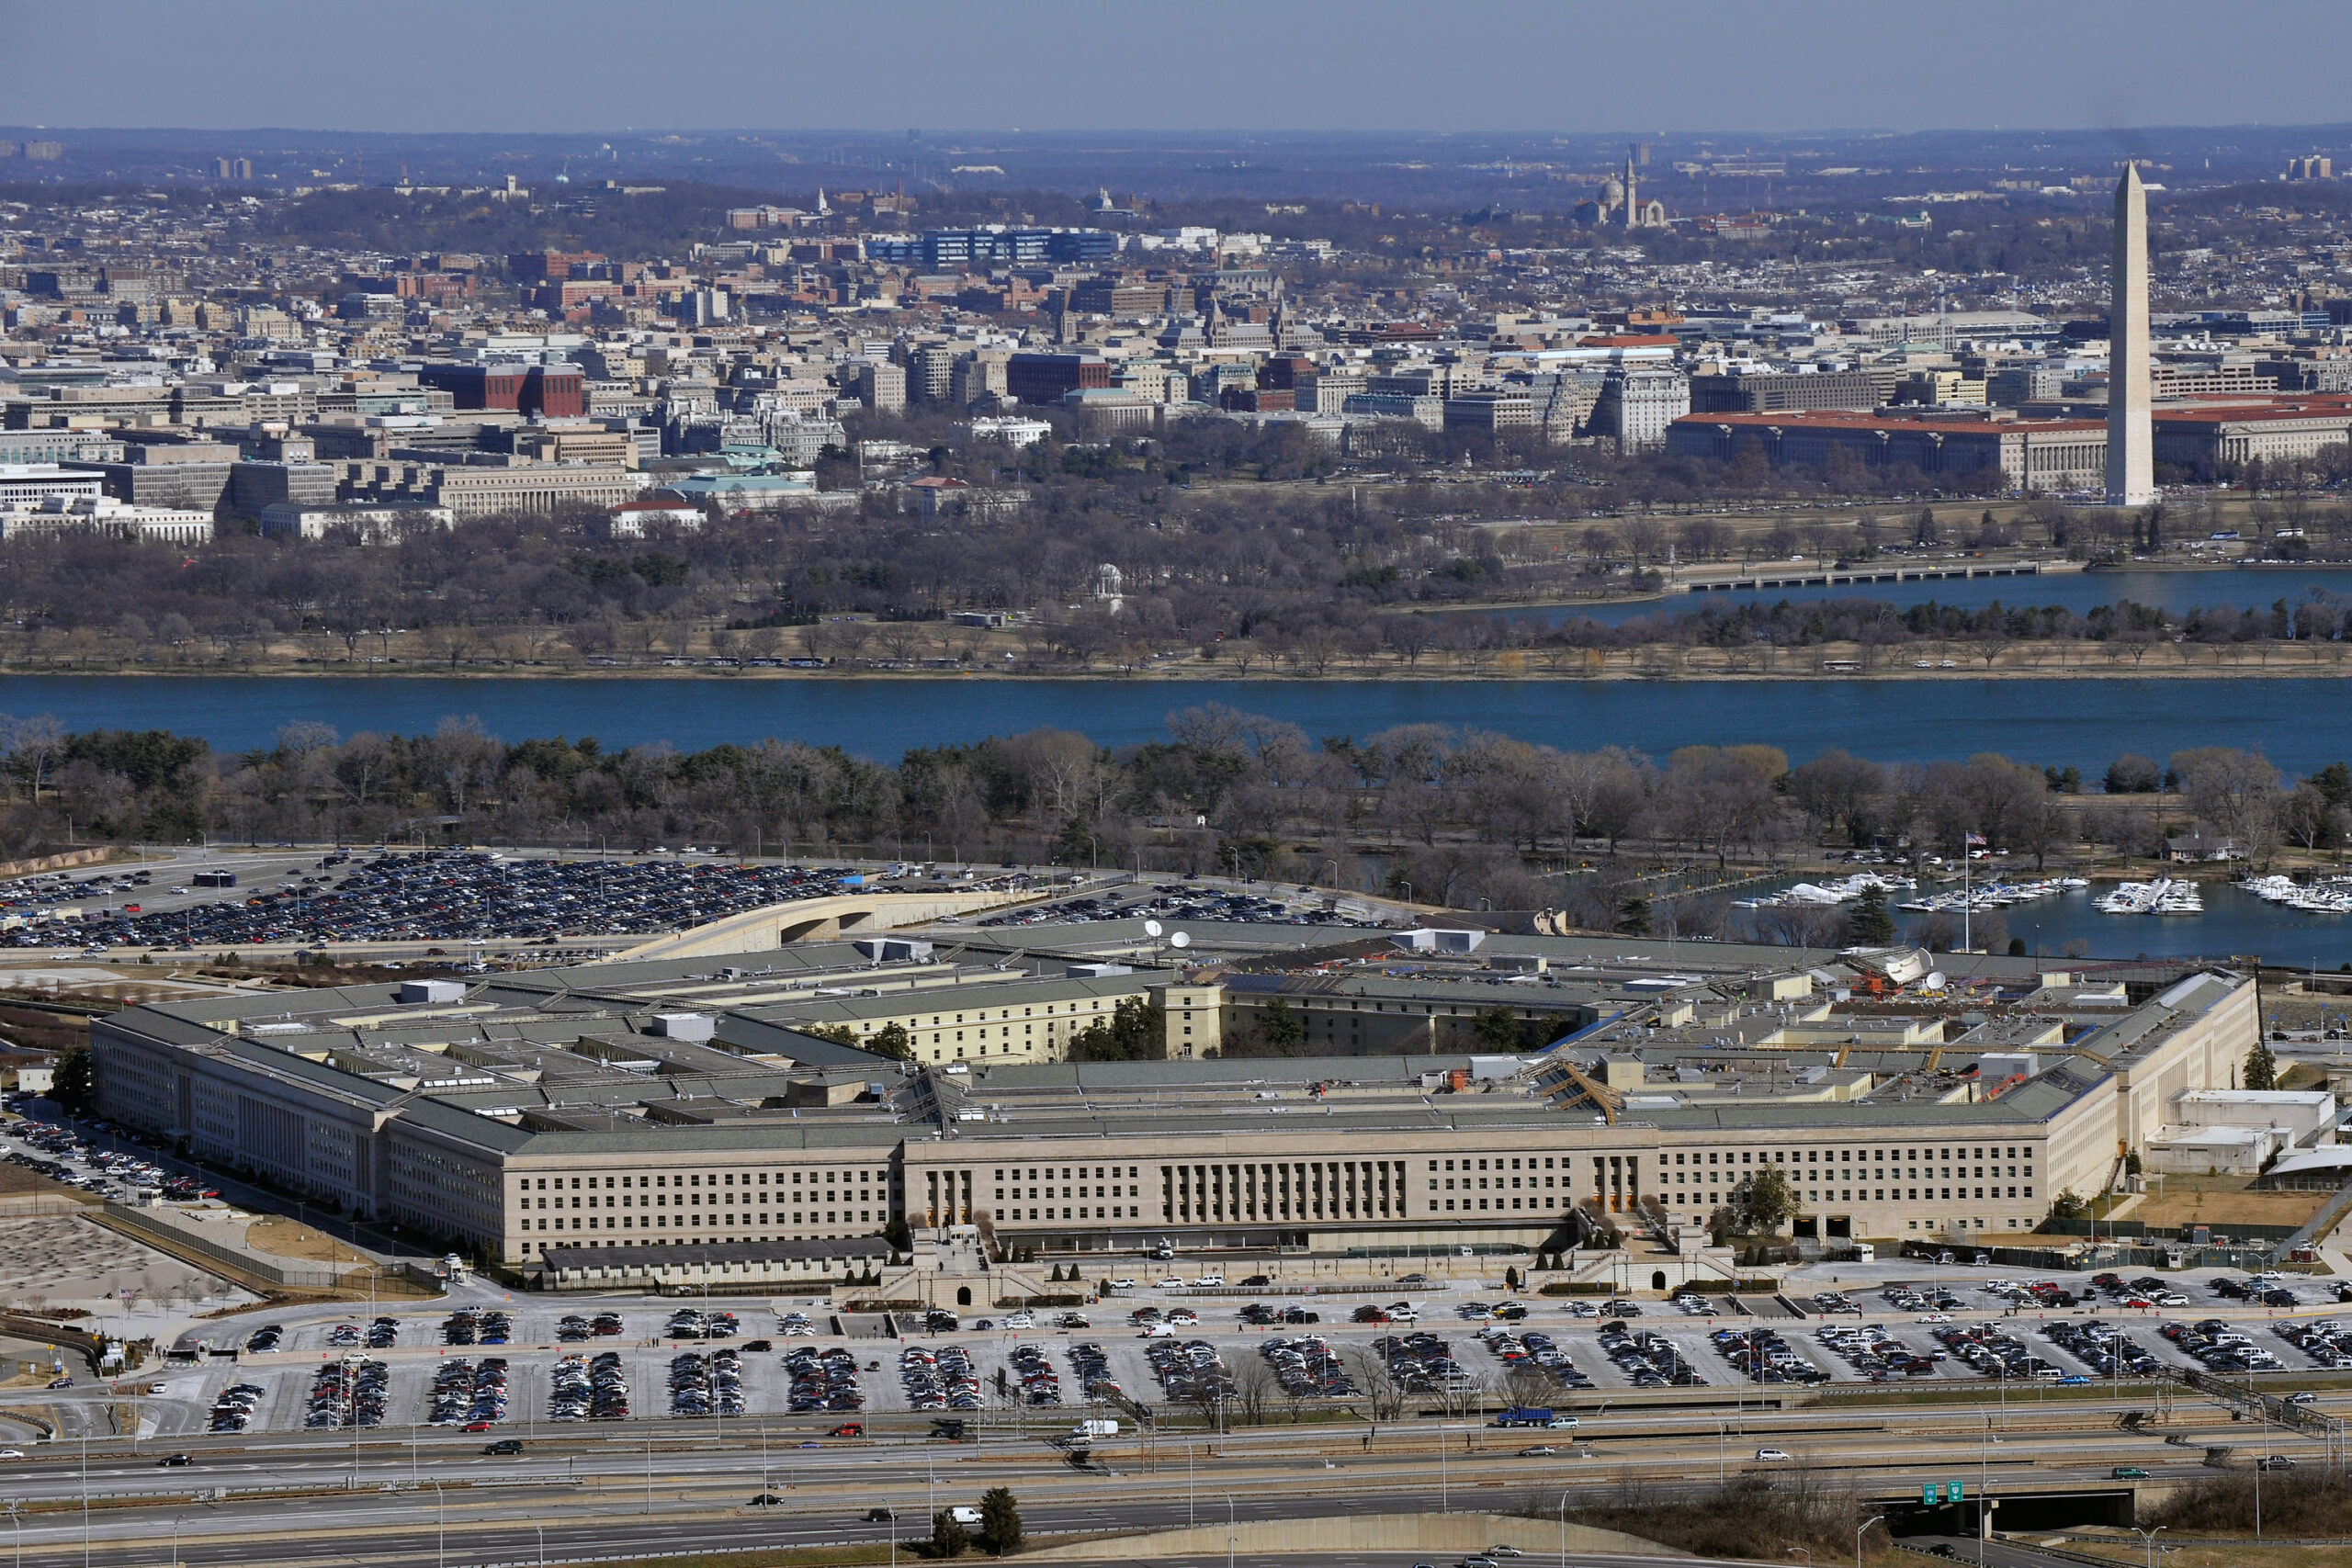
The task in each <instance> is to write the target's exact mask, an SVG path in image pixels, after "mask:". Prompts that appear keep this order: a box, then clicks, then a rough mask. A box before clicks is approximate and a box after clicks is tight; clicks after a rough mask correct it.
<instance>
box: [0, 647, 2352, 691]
mask: <svg viewBox="0 0 2352 1568" xmlns="http://www.w3.org/2000/svg"><path fill="white" fill-rule="evenodd" d="M1987 646H1988V645H1986V644H1984V643H1978V642H1962V641H1961V640H1959V639H1943V640H1939V641H1932V642H1922V643H1918V644H1906V645H1902V646H1899V647H1897V648H1895V649H1887V648H1885V647H1883V646H1881V647H1865V646H1863V645H1861V644H1859V643H1843V642H1828V643H1817V644H1814V645H1811V646H1808V647H1804V648H1770V647H1768V646H1765V645H1760V644H1758V645H1751V646H1748V647H1744V648H1730V649H1718V648H1695V647H1688V646H1684V645H1679V644H1670V643H1645V644H1637V645H1635V646H1633V647H1630V648H1611V649H1573V648H1571V649H1551V648H1545V649H1480V650H1478V651H1477V652H1476V654H1475V655H1464V656H1447V657H1443V658H1441V657H1440V656H1437V655H1430V654H1424V655H1422V657H1421V659H1420V660H1419V661H1417V662H1408V661H1406V660H1401V659H1400V660H1381V661H1377V662H1373V661H1340V660H1331V661H1329V662H1328V663H1325V664H1322V665H1321V666H1319V667H1317V666H1314V665H1308V664H1305V663H1302V662H1300V661H1298V660H1292V661H1290V662H1282V661H1278V660H1273V659H1271V658H1259V659H1252V660H1248V661H1247V662H1246V663H1237V662H1235V661H1232V660H1206V659H1202V658H1199V657H1197V656H1191V657H1176V658H1170V659H1165V660H1154V661H1151V662H1148V663H1140V664H1082V663H1076V662H1066V661H1039V662H1032V663H1021V662H1012V661H1008V662H1006V663H1003V664H1001V665H987V666H980V667H972V666H961V667H957V668H954V669H928V668H924V667H922V666H918V665H904V664H899V663H896V662H894V661H892V660H859V661H856V662H854V663H842V664H834V665H829V666H826V667H825V668H822V669H814V668H808V669H794V668H791V667H789V666H759V665H742V664H727V663H719V662H715V661H712V660H692V661H688V662H684V663H678V662H672V661H669V660H662V661H660V662H653V663H645V664H585V663H574V662H541V663H533V662H524V661H517V662H511V663H510V662H500V661H494V660H482V661H475V662H471V663H465V664H456V665H450V664H440V663H423V662H409V661H405V660H386V661H383V662H374V661H356V660H355V661H348V662H346V661H345V660H310V659H303V660H289V661H286V662H282V663H262V662H254V663H236V662H221V663H203V664H197V663H185V664H168V665H144V664H103V663H96V662H93V663H89V664H83V665H69V666H64V667H59V666H55V665H46V664H32V665H28V664H23V663H0V682H5V681H6V680H9V679H41V680H63V681H74V680H142V681H143V680H160V681H165V682H172V681H186V680H218V679H231V680H254V681H271V680H317V679H320V678H322V677H324V678H331V679H334V680H338V681H414V680H420V679H427V680H435V681H513V680H532V681H562V682H599V681H678V682H693V681H719V682H728V681H734V682H815V683H833V682H862V681H876V680H884V681H933V682H950V683H961V684H969V683H973V682H1032V681H1120V682H1125V681H1151V682H1163V683H1169V684H1177V683H1182V682H1199V681H1214V682H1243V683H1248V684H1260V685H1317V684H1326V685H1328V684H1344V683H1347V682H1376V683H1381V684H1386V683H1389V682H1419V683H1426V684H1445V683H1448V682H1464V681H1495V680H1509V681H1526V682H1575V683H1583V682H1601V681H1631V682H1661V681H1688V682H1733V683H1736V682H1757V681H1764V682H1774V681H1798V680H1833V681H1834V680H1856V679H1864V680H1871V681H1939V680H1968V681H1985V680H1991V681H2009V680H2052V679H2062V680H2069V681H2103V680H2125V681H2139V680H2144V681H2164V680H2183V679H2187V680H2215V679H2221V680H2262V679H2271V680H2276V679H2313V678H2317V679H2335V678H2338V677H2342V676H2346V675H2352V643H2342V642H2274V643H2159V644H2154V645H2146V644H2131V643H2120V644H2115V645H2112V648H2111V650H2110V645H2109V644H2105V643H2084V642H2064V643H2036V642H2011V643H2001V644H1998V645H1996V646H1997V649H1998V651H1997V652H1996V654H1995V656H1994V657H1993V658H1992V659H1990V660H1988V659H1986V658H1985V653H1984V651H1983V650H1984V649H1985V648H1986V647H1987ZM1923 650H1925V651H1923Z"/></svg>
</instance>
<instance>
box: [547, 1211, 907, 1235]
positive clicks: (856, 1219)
mask: <svg viewBox="0 0 2352 1568" xmlns="http://www.w3.org/2000/svg"><path fill="white" fill-rule="evenodd" d="M753 1213H754V1212H753V1211H752V1210H750V1209H746V1210H744V1211H743V1213H742V1219H741V1222H740V1223H741V1224H745V1225H750V1224H754V1223H756V1224H762V1225H766V1224H779V1225H782V1224H794V1225H802V1224H808V1225H844V1224H879V1223H881V1222H880V1221H879V1220H877V1219H876V1213H881V1214H882V1215H883V1217H884V1218H887V1217H888V1211H887V1210H885V1211H876V1210H872V1209H810V1210H797V1209H796V1210H791V1211H788V1212H787V1211H785V1210H778V1211H776V1212H775V1218H774V1219H773V1220H771V1219H770V1218H769V1216H768V1215H767V1214H765V1213H761V1214H759V1216H758V1218H757V1221H756V1222H754V1220H753V1217H752V1216H753ZM671 1218H672V1216H670V1215H668V1214H586V1215H582V1214H558V1215H555V1216H554V1220H555V1223H554V1224H553V1225H549V1224H548V1219H547V1217H546V1216H542V1215H537V1214H534V1215H530V1216H526V1218H525V1219H524V1221H523V1227H522V1228H523V1229H525V1230H526V1231H527V1230H542V1231H543V1230H550V1229H552V1230H575V1231H576V1230H582V1229H585V1230H592V1231H593V1230H608V1231H610V1230H624V1231H626V1230H668V1229H670V1228H671V1224H670V1221H671ZM582 1219H585V1220H586V1221H587V1224H585V1225H584V1226H583V1225H582V1224H581V1221H582ZM676 1219H677V1222H678V1223H677V1226H676V1228H677V1229H679V1230H687V1229H693V1228H698V1227H703V1226H712V1227H716V1228H718V1229H721V1230H725V1229H728V1228H729V1227H731V1226H733V1225H735V1224H737V1223H738V1221H737V1219H736V1217H735V1216H734V1215H733V1214H728V1215H726V1216H724V1218H722V1217H721V1216H719V1215H718V1214H679V1215H677V1216H676ZM567 1220H569V1221H570V1222H571V1223H570V1224H565V1221H567ZM640 1220H642V1221H643V1222H644V1223H643V1224H638V1223H637V1222H639V1221H640ZM727 1239H728V1240H730V1241H766V1240H769V1239H770V1238H769V1237H767V1236H764V1235H760V1236H732V1235H730V1236H729V1237H728V1238H727ZM779 1239H781V1238H779Z"/></svg>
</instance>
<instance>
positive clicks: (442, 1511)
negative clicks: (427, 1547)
mask: <svg viewBox="0 0 2352 1568" xmlns="http://www.w3.org/2000/svg"><path fill="white" fill-rule="evenodd" d="M433 1503H434V1515H435V1523H434V1544H433V1562H434V1564H435V1568H449V1494H448V1493H447V1492H445V1491H443V1490H442V1489H441V1478H440V1477H439V1476H437V1475H436V1476H435V1477H434V1478H433Z"/></svg>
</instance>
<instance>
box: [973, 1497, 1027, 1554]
mask: <svg viewBox="0 0 2352 1568" xmlns="http://www.w3.org/2000/svg"><path fill="white" fill-rule="evenodd" d="M980 1540H981V1543H982V1544H983V1545H985V1546H986V1547H987V1548H988V1549H989V1551H993V1552H995V1553H996V1554H997V1555H998V1556H999V1557H1002V1556H1004V1555H1005V1554H1006V1553H1007V1552H1011V1551H1020V1550H1021V1508H1020V1506H1019V1505H1018V1504H1017V1503H1015V1502H1014V1501H1013V1498H1012V1492H1011V1491H1010V1490H1008V1489H1007V1488H1005V1487H1002V1486H991V1487H989V1489H988V1490H987V1491H986V1492H983V1493H981V1494H980Z"/></svg>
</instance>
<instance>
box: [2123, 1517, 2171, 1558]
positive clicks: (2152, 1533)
mask: <svg viewBox="0 0 2352 1568" xmlns="http://www.w3.org/2000/svg"><path fill="white" fill-rule="evenodd" d="M2171 1528H2172V1527H2171V1526H2169V1525H2158V1526H2157V1527H2156V1528H2155V1529H2152V1530H2143V1529H2141V1528H2140V1527H2139V1526H2138V1525H2133V1526H2132V1527H2131V1533H2132V1534H2133V1535H2136V1536H2138V1537H2139V1538H2140V1539H2141V1540H2143V1541H2145V1542H2147V1545H2148V1568H2156V1537H2158V1536H2159V1535H2162V1534H2163V1533H2164V1532H2165V1530H2167V1529H2171Z"/></svg>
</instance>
